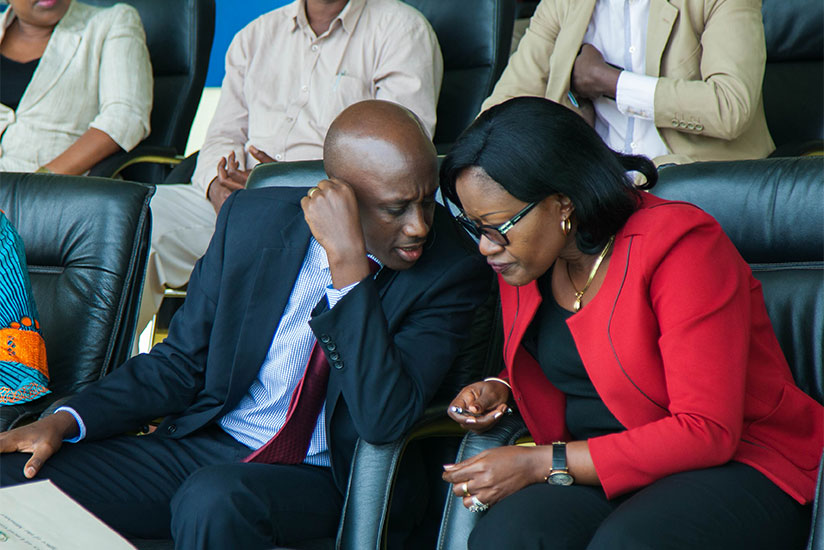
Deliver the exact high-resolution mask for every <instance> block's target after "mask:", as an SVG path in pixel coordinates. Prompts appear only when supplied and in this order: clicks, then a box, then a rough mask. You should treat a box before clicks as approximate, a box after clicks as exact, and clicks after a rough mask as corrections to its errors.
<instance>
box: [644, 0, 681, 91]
mask: <svg viewBox="0 0 824 550" xmlns="http://www.w3.org/2000/svg"><path fill="white" fill-rule="evenodd" d="M677 17H678V8H676V7H675V6H673V5H672V4H670V3H669V2H668V1H667V0H650V3H649V19H648V23H647V60H646V67H645V69H646V74H648V75H649V76H654V77H658V76H660V75H661V57H662V56H663V54H664V48H665V47H666V46H667V42H669V37H670V33H671V32H672V25H673V23H675V19H676V18H677Z"/></svg>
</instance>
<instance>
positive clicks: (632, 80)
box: [615, 71, 658, 120]
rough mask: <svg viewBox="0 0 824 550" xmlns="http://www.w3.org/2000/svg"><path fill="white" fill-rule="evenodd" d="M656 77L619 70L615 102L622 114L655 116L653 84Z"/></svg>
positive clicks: (649, 118) (640, 116) (641, 116)
mask: <svg viewBox="0 0 824 550" xmlns="http://www.w3.org/2000/svg"><path fill="white" fill-rule="evenodd" d="M657 84H658V79H657V78H655V77H654V76H647V75H643V74H636V73H631V72H629V71H621V74H620V75H619V76H618V86H617V88H616V90H615V104H616V105H617V107H618V110H619V111H621V113H622V114H625V115H627V116H632V117H637V118H643V119H646V120H653V119H654V118H655V86H656V85H657Z"/></svg>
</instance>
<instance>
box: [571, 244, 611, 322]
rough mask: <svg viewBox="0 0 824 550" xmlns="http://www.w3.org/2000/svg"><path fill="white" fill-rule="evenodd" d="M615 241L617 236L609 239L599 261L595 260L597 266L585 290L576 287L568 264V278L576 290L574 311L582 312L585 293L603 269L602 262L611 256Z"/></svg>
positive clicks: (590, 273)
mask: <svg viewBox="0 0 824 550" xmlns="http://www.w3.org/2000/svg"><path fill="white" fill-rule="evenodd" d="M613 241H615V235H613V236H612V237H610V238H609V240H608V241H607V244H606V246H604V249H603V250H602V251H601V253H600V254H599V255H598V259H597V260H595V265H594V266H592V271H590V272H589V278H588V279H587V282H586V284H585V285H584V288H582V289H581V290H578V287H576V286H575V282H574V281H573V280H572V274H571V273H570V272H569V263H567V277H569V282H570V283H571V284H572V288H573V289H575V303H574V304H572V311H574V312H576V313H577V312H578V311H580V310H581V300H582V299H583V297H584V293H585V292H586V291H587V289H588V288H589V285H591V284H592V280H593V279H594V278H595V274H596V273H597V272H598V268H599V267H601V262H603V261H604V258H606V257H607V254H609V250H610V248H612V243H613Z"/></svg>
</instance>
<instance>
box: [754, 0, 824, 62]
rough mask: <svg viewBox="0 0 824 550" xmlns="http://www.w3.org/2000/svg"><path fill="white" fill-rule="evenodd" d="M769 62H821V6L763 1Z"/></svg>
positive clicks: (815, 1) (810, 0) (816, 0)
mask: <svg viewBox="0 0 824 550" xmlns="http://www.w3.org/2000/svg"><path fill="white" fill-rule="evenodd" d="M761 14H762V16H763V19H764V35H765V36H764V37H765V39H766V42H767V60H768V61H789V60H794V61H800V60H818V61H821V60H822V59H824V32H822V28H821V26H822V21H824V2H821V0H793V1H792V2H787V0H763V3H762V5H761Z"/></svg>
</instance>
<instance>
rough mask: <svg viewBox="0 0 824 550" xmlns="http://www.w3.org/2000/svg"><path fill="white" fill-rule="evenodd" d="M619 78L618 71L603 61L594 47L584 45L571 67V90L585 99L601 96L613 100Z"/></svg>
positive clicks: (602, 57) (619, 72) (619, 71)
mask: <svg viewBox="0 0 824 550" xmlns="http://www.w3.org/2000/svg"><path fill="white" fill-rule="evenodd" d="M619 76H621V70H620V69H616V68H615V67H613V66H612V65H609V64H608V63H607V62H606V61H604V56H603V55H601V52H599V51H598V50H597V49H596V48H595V47H594V46H592V45H591V44H584V45H583V46H581V51H580V53H579V54H578V57H577V58H575V65H573V67H572V88H573V89H574V90H575V93H576V94H578V95H580V96H582V97H585V98H587V99H598V98H599V97H601V96H606V97H609V98H612V99H615V94H616V90H617V88H618V77H619Z"/></svg>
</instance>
